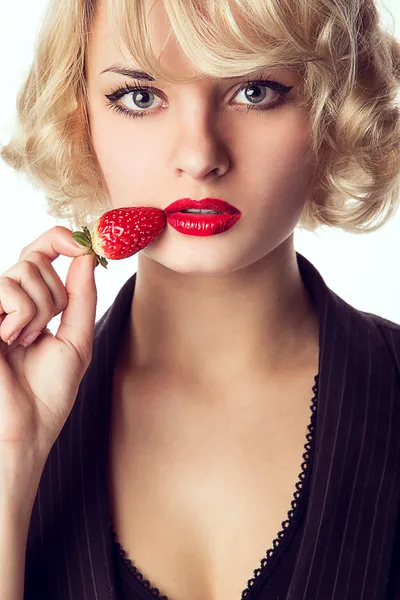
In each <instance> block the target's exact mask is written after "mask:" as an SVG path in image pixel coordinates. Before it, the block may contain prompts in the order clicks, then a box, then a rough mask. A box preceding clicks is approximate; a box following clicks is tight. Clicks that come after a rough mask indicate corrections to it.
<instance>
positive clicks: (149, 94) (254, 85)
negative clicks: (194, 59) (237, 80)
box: [105, 79, 293, 118]
mask: <svg viewBox="0 0 400 600" xmlns="http://www.w3.org/2000/svg"><path fill="white" fill-rule="evenodd" d="M292 87H293V86H286V85H283V84H282V83H278V82H277V81H272V80H271V79H259V80H257V81H247V82H246V83H245V84H244V85H242V86H241V88H240V89H239V90H238V91H237V92H236V94H235V97H236V96H237V95H238V94H239V93H240V92H242V91H244V90H246V89H253V90H254V89H255V90H256V92H255V94H254V95H250V98H249V97H248V96H247V94H246V97H247V100H253V98H256V99H257V98H258V97H259V96H260V95H261V96H262V100H264V98H265V95H266V93H267V90H268V89H269V90H272V91H273V92H276V99H275V100H273V101H272V102H269V103H268V104H258V105H257V104H253V105H251V104H250V105H248V106H246V108H247V111H249V110H272V109H273V108H277V107H278V106H281V105H282V104H284V103H287V102H288V101H289V99H288V98H287V97H286V95H287V94H288V93H289V92H290V90H291V89H292ZM257 89H258V90H264V91H261V94H260V93H257ZM158 92H159V90H157V89H156V88H154V87H152V86H150V85H148V84H146V83H142V84H140V83H139V82H136V81H135V85H130V84H129V83H125V86H123V87H119V88H117V89H116V90H115V91H112V92H111V94H105V97H106V98H107V100H108V102H107V103H106V106H107V107H108V108H111V109H112V110H115V111H117V112H118V113H122V114H125V115H126V116H128V117H132V118H136V117H145V116H151V115H152V114H154V113H155V112H158V111H159V110H160V109H156V110H152V111H151V112H150V111H149V110H146V108H148V107H146V106H145V107H142V110H140V109H139V108H138V110H132V109H128V108H125V107H123V106H121V105H119V104H117V102H118V101H119V100H120V99H121V98H122V97H123V96H126V95H128V94H130V95H131V96H132V100H133V101H134V102H139V103H140V102H142V103H144V104H149V103H150V104H151V102H152V98H154V96H156V97H158V98H160V96H159V94H158ZM138 95H140V96H141V97H142V98H140V99H137V96H138Z"/></svg>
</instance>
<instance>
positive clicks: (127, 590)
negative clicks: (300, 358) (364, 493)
mask: <svg viewBox="0 0 400 600" xmlns="http://www.w3.org/2000/svg"><path fill="white" fill-rule="evenodd" d="M312 389H313V391H314V396H313V398H312V401H311V405H310V424H309V426H308V434H307V435H306V436H305V438H306V441H305V444H304V454H303V459H304V461H303V463H302V465H301V472H300V473H299V478H298V480H297V482H296V484H295V485H294V486H293V488H296V489H295V491H294V493H293V500H292V502H291V507H292V508H291V509H290V510H289V511H288V513H287V514H288V518H287V519H286V520H285V521H283V522H282V529H281V530H280V531H279V532H278V535H277V536H276V538H275V539H274V541H273V543H272V546H271V548H269V549H268V551H267V552H266V555H265V557H264V558H263V559H262V560H261V561H260V566H259V567H258V568H257V569H256V570H255V571H254V575H253V577H252V578H251V579H249V581H248V583H247V586H246V589H244V590H243V592H242V595H241V598H242V599H244V598H246V600H264V599H265V600H266V599H268V600H272V599H276V600H279V599H280V598H285V597H286V594H287V591H288V588H289V584H290V577H291V575H292V573H293V568H294V565H295V561H296V558H297V554H298V551H299V547H300V542H301V537H302V534H303V529H304V513H305V510H306V506H307V502H308V496H309V492H310V489H309V482H310V472H311V471H312V464H313V460H314V450H315V436H314V432H315V421H316V415H317V399H318V375H316V376H315V377H314V385H313V388H312ZM110 526H111V528H112V532H113V541H114V545H113V557H114V569H115V583H116V589H117V594H118V599H119V600H139V599H140V600H151V599H152V598H154V597H156V598H159V599H160V600H168V596H166V595H165V594H163V593H162V591H161V590H159V589H158V588H157V587H153V586H152V584H151V582H150V581H149V580H148V579H145V577H144V575H143V573H142V572H141V571H140V570H139V568H138V567H137V566H135V564H134V561H131V560H130V558H129V557H128V555H127V554H126V552H125V550H124V549H123V548H122V546H121V545H120V544H119V542H118V539H117V534H116V533H115V531H114V528H113V524H112V520H111V519H110ZM238 600H239V599H238Z"/></svg>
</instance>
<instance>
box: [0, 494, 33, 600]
mask: <svg viewBox="0 0 400 600" xmlns="http://www.w3.org/2000/svg"><path fill="white" fill-rule="evenodd" d="M31 512H32V511H31V510H30V511H27V510H26V506H25V507H24V510H23V511H21V512H20V511H15V507H10V506H8V505H7V503H6V502H5V503H3V505H2V507H1V508H0V600H23V597H24V578H25V557H26V544H27V537H28V530H29V520H30V519H29V518H27V514H28V513H29V515H30V514H31Z"/></svg>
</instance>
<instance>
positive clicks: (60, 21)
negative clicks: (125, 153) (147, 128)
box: [0, 0, 400, 233]
mask: <svg viewBox="0 0 400 600" xmlns="http://www.w3.org/2000/svg"><path fill="white" fill-rule="evenodd" d="M97 5H98V0H62V1H61V0H51V1H50V2H49V4H48V6H47V9H46V12H45V14H44V18H43V20H42V23H41V27H40V29H39V32H38V35H37V39H36V44H35V51H34V59H33V62H32V65H31V66H30V70H29V73H28V75H27V78H26V81H25V82H24V83H23V85H22V88H21V89H20V91H19V94H18V97H17V113H18V120H17V127H16V131H15V132H14V135H13V136H12V139H11V140H10V141H9V143H7V144H5V145H3V146H1V149H0V157H1V158H2V159H3V160H4V161H5V162H6V163H7V164H8V165H10V166H11V167H12V168H14V169H15V170H17V171H19V172H23V173H24V174H25V175H26V176H28V178H29V180H30V182H31V183H32V184H33V185H34V186H35V187H39V188H42V189H43V190H44V191H45V193H46V200H47V212H48V214H49V215H50V216H53V217H56V218H62V219H68V221H69V225H70V227H71V229H78V228H81V227H82V225H84V224H86V225H89V226H92V225H93V223H94V222H95V221H96V220H97V218H98V217H99V216H100V215H101V214H103V212H105V211H106V210H109V209H110V208H111V206H110V205H109V193H108V190H107V185H106V182H105V180H104V176H103V174H102V172H101V168H100V165H99V163H98V161H97V158H96V155H95V152H94V149H93V147H92V145H91V139H90V127H89V117H88V101H87V88H86V72H85V69H86V55H87V48H88V43H89V35H90V30H91V27H92V23H93V18H94V15H95V11H96V7H97ZM163 6H164V9H165V11H166V14H167V16H168V18H169V21H170V25H171V33H170V35H171V34H172V33H174V34H175V36H176V38H177V40H178V43H179V44H180V46H181V48H182V50H183V52H184V53H185V54H186V56H187V57H188V58H189V59H190V60H191V61H192V63H193V65H194V66H195V67H196V68H197V69H198V70H199V72H201V73H204V76H211V77H221V74H223V76H224V77H229V76H234V77H238V76H242V75H248V74H251V73H252V72H254V71H257V70H259V69H260V68H263V67H274V66H287V67H289V68H295V69H297V70H298V72H299V73H300V75H301V82H302V83H301V86H300V90H299V92H300V98H301V105H302V106H304V107H306V108H307V109H308V111H309V112H308V114H309V118H310V121H309V127H310V151H311V153H312V156H313V160H314V163H313V164H315V171H314V174H313V181H312V184H311V187H310V194H309V197H308V198H307V200H306V202H305V205H304V210H303V212H302V215H301V218H300V220H299V223H298V226H299V227H300V228H302V229H305V230H309V231H314V230H316V229H317V227H318V226H320V225H329V226H332V227H337V228H341V229H343V230H344V231H348V232H358V233H367V232H369V231H375V230H377V229H378V228H379V227H381V226H382V225H384V224H385V223H386V222H387V221H388V219H389V218H390V217H391V216H392V215H393V214H394V212H395V210H396V209H397V208H398V204H399V198H400V113H399V107H398V106H397V104H396V95H397V92H398V87H399V83H400V44H399V42H398V41H397V40H396V39H395V37H394V36H393V34H391V33H389V32H387V31H385V29H384V28H383V26H382V24H381V22H380V15H379V12H378V9H377V6H376V4H375V0H264V1H263V2H260V0H218V1H217V2H215V0H202V2H201V3H198V2H195V1H193V2H190V1H188V0H164V2H163ZM107 11H108V19H109V24H110V27H111V30H112V33H113V39H114V40H115V41H116V43H117V46H118V48H119V49H121V51H122V52H123V53H125V49H127V50H128V52H129V53H130V54H131V56H132V58H133V59H134V60H135V61H136V63H137V64H138V65H139V66H140V67H141V68H142V69H143V70H145V71H147V72H149V73H151V74H152V75H153V76H154V77H156V78H161V79H165V80H166V81H172V82H174V81H175V82H181V81H188V79H187V78H186V79H179V78H177V77H175V76H174V74H173V73H168V72H167V71H165V70H164V69H162V68H161V65H160V64H159V61H158V59H157V57H156V55H155V54H154V51H153V49H152V47H151V44H150V36H149V33H148V23H147V20H146V11H145V10H144V3H143V0H108V1H107ZM392 18H393V17H392ZM167 41H168V40H167ZM192 79H193V78H190V80H192ZM194 79H196V77H194Z"/></svg>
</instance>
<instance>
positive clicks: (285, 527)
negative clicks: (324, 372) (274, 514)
mask: <svg viewBox="0 0 400 600" xmlns="http://www.w3.org/2000/svg"><path fill="white" fill-rule="evenodd" d="M318 381H319V374H317V375H315V377H314V382H315V383H314V385H313V387H312V391H313V392H314V396H313V398H312V400H311V406H310V410H311V420H310V424H309V425H308V431H309V433H307V435H306V439H307V442H306V443H305V444H304V449H305V452H304V453H303V455H302V456H303V458H304V462H303V463H302V464H301V472H300V473H299V479H298V481H297V483H296V486H295V487H296V491H295V492H294V494H293V498H294V500H292V501H291V506H292V508H291V509H290V510H289V512H288V518H287V519H286V520H285V521H282V529H281V530H280V531H279V532H278V535H277V537H276V538H275V539H274V541H273V542H272V547H271V548H269V550H268V551H267V553H266V556H265V557H264V558H262V559H261V561H260V567H259V568H258V569H255V571H254V577H252V578H251V579H249V580H248V582H247V587H246V589H245V590H243V592H242V596H241V600H244V599H245V598H247V596H248V594H249V593H250V591H251V590H252V588H253V587H254V585H255V583H256V582H257V580H258V578H259V577H260V575H261V573H262V572H263V571H264V569H265V568H266V566H267V565H268V564H269V563H270V562H271V560H272V558H273V557H274V556H275V555H276V554H277V552H278V550H279V548H280V546H281V542H282V540H283V539H284V538H286V536H287V535H288V532H289V531H290V530H291V529H293V527H294V524H295V522H296V520H297V516H298V514H299V510H298V509H299V506H300V500H302V498H303V496H304V483H305V481H306V476H307V475H308V472H309V464H310V457H311V455H312V452H311V446H312V444H313V441H314V439H313V438H314V430H315V422H316V417H317V415H316V413H317V398H318ZM109 524H110V528H111V532H112V537H113V544H114V546H115V548H116V551H117V553H118V554H119V556H120V558H121V559H122V561H123V562H124V564H125V565H126V566H127V567H128V569H129V571H130V572H131V573H132V575H134V577H135V578H136V579H137V580H138V581H139V582H140V583H141V584H142V586H143V587H144V588H146V589H147V590H148V591H149V592H150V594H152V596H155V598H159V600H169V599H168V597H167V596H162V595H161V592H160V590H159V589H158V588H156V587H152V585H151V583H150V581H148V580H147V579H145V578H144V576H143V574H142V573H141V572H140V571H139V570H138V569H137V567H135V565H134V564H133V563H132V561H131V560H130V559H129V558H128V557H127V555H126V552H125V550H124V549H123V548H122V546H121V545H120V544H119V542H118V541H117V534H116V533H115V531H114V527H113V523H112V518H111V515H109Z"/></svg>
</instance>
